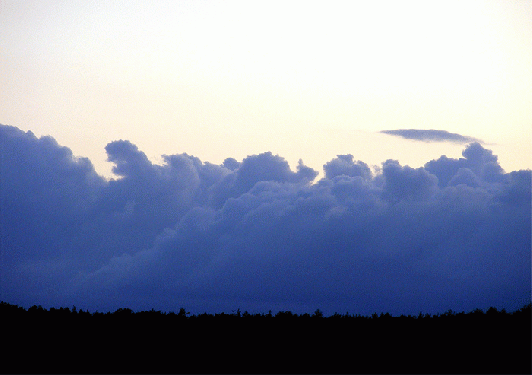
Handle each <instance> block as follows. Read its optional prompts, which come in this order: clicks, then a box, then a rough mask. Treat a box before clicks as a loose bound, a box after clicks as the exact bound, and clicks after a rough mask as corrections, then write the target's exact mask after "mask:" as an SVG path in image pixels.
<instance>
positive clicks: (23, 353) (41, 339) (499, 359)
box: [0, 302, 531, 374]
mask: <svg viewBox="0 0 532 375" xmlns="http://www.w3.org/2000/svg"><path fill="white" fill-rule="evenodd" d="M0 317H1V320H2V322H3V324H4V327H5V328H7V329H4V335H3V341H4V348H6V349H3V361H2V362H3V363H2V370H3V372H4V373H6V372H8V373H102V372H104V373H490V374H497V373H505V374H509V373H531V305H530V304H528V305H526V306H524V307H522V308H521V309H519V310H516V311H514V312H511V313H509V312H506V311H505V310H497V309H496V308H493V307H492V308H490V309H488V310H487V311H483V310H480V309H476V310H473V311H470V312H468V313H465V312H453V311H451V310H449V311H447V312H445V313H442V314H434V315H430V314H421V313H420V314H419V315H417V316H411V315H408V316H405V315H401V316H397V317H394V316H392V315H390V314H388V313H381V314H376V313H375V314H373V315H372V316H361V315H357V314H348V313H346V314H338V313H335V314H333V315H331V316H327V317H326V316H324V315H323V313H322V312H321V311H320V310H316V311H315V312H314V313H312V314H308V313H305V314H299V315H298V314H295V313H292V312H290V311H279V312H277V313H276V314H272V313H271V312H269V313H261V314H250V313H248V312H246V311H244V312H241V311H240V310H237V311H236V312H232V313H231V314H227V313H219V314H207V313H203V314H197V315H192V314H190V313H187V311H186V310H185V309H184V308H181V309H180V310H179V311H178V312H177V313H175V312H170V313H167V312H161V311H155V310H153V309H152V310H150V311H140V312H134V311H132V310H131V309H128V308H120V309H118V310H116V311H114V312H105V313H103V312H94V313H90V312H87V311H83V310H78V309H76V307H74V306H73V307H72V308H50V309H49V310H47V309H45V308H43V307H41V306H32V307H30V308H29V309H24V308H22V307H19V306H16V305H11V304H8V303H5V302H2V303H0Z"/></svg>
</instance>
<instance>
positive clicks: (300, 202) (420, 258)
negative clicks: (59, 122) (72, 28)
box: [0, 125, 531, 314]
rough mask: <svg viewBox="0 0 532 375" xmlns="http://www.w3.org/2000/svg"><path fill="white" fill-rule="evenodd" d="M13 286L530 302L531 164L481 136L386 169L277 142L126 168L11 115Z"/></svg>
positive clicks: (150, 301) (191, 297) (43, 291)
mask: <svg viewBox="0 0 532 375" xmlns="http://www.w3.org/2000/svg"><path fill="white" fill-rule="evenodd" d="M0 144H1V145H2V151H1V152H2V165H1V177H0V178H1V211H2V213H1V220H2V221H1V228H2V243H1V245H2V255H1V256H2V258H1V264H0V267H1V273H2V279H1V295H0V299H1V300H3V301H6V302H9V303H14V304H19V305H22V306H31V305H33V304H41V305H43V306H45V307H47V306H67V307H68V306H72V305H76V306H77V307H78V308H83V309H89V310H92V311H94V310H99V311H114V310H115V309H117V308H120V307H129V308H132V309H134V310H142V309H151V308H154V309H157V310H165V311H178V310H179V308H180V307H185V308H186V309H187V310H188V311H192V312H193V313H202V312H204V311H206V312H220V311H226V312H230V311H232V310H236V309H238V308H240V309H241V310H242V311H245V310H248V311H250V312H267V311H268V310H272V311H275V310H291V311H294V312H313V311H314V310H315V309H316V308H319V309H321V310H322V311H324V312H325V313H327V314H332V313H334V312H342V313H344V312H347V311H349V312H351V313H360V314H371V313H373V312H390V313H392V314H403V313H404V314H417V313H419V312H420V311H423V312H429V313H436V312H443V311H447V310H448V309H453V310H455V311H462V310H466V311H467V310H470V309H474V308H477V307H478V308H488V307H490V306H495V307H497V308H506V309H508V310H512V309H515V308H519V307H521V306H522V305H524V304H525V303H528V302H529V301H530V292H531V260H530V250H531V231H530V228H531V171H530V170H520V171H512V172H505V171H504V170H503V169H502V168H501V167H500V165H499V164H498V161H497V156H496V155H493V153H492V152H491V151H490V150H488V149H485V148H484V147H482V146H481V145H480V144H479V143H471V144H469V145H467V146H466V147H465V148H464V151H463V157H462V158H459V159H453V158H447V157H446V156H441V157H440V158H438V159H436V160H430V161H428V162H427V163H426V164H425V165H424V166H423V167H421V168H411V167H409V166H406V165H404V166H403V165H401V164H400V163H399V162H397V161H395V160H387V161H385V162H384V163H382V166H381V168H380V169H379V170H378V172H374V171H372V170H371V169H370V168H369V167H368V165H367V164H366V163H364V162H362V161H359V160H355V157H354V156H353V155H338V156H337V157H336V158H334V159H332V160H331V161H330V162H328V163H326V164H325V165H324V177H323V178H322V179H320V180H316V177H317V175H318V172H317V171H315V170H313V169H312V168H310V167H307V166H305V165H304V163H303V162H302V161H300V163H299V165H298V167H297V170H296V171H292V170H291V169H290V167H289V165H288V163H287V161H286V160H285V159H284V158H282V157H281V156H278V155H273V154H272V153H270V152H265V153H262V154H259V155H250V156H248V157H246V158H244V159H243V160H241V161H237V160H235V159H233V158H230V157H228V158H227V159H226V160H225V161H224V163H223V164H222V165H215V164H210V163H208V162H202V161H201V160H199V159H198V158H197V157H194V156H191V155H188V154H185V153H183V154H175V155H164V156H163V159H164V164H163V165H155V164H152V163H151V162H150V161H149V160H148V158H147V157H146V155H145V154H144V153H143V152H142V151H141V150H139V149H138V148H137V147H136V146H135V145H133V144H132V143H130V142H129V141H126V140H119V141H115V142H111V143H109V144H108V145H107V146H106V152H107V155H108V160H109V161H111V162H113V163H114V165H115V167H114V169H113V171H114V173H115V174H116V175H117V176H119V178H117V179H114V180H110V181H107V180H105V179H104V178H103V177H101V176H99V175H98V174H97V173H96V172H95V170H94V168H93V166H92V164H91V162H90V161H89V160H88V159H85V158H74V157H73V156H72V152H71V151H70V150H69V149H68V148H66V147H62V146H60V145H58V144H57V142H56V141H55V140H54V139H53V138H51V137H42V138H37V137H35V136H34V135H33V134H32V133H31V132H23V131H21V130H19V129H17V128H15V127H11V126H4V125H1V126H0Z"/></svg>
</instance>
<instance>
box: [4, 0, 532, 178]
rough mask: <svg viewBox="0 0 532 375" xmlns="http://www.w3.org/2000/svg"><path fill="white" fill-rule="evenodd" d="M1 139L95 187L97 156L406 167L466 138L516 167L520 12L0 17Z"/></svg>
mask: <svg viewBox="0 0 532 375" xmlns="http://www.w3.org/2000/svg"><path fill="white" fill-rule="evenodd" d="M0 23H1V25H2V31H0V33H1V34H0V36H1V37H0V67H1V70H2V72H3V74H2V77H1V81H0V82H1V85H2V90H0V103H1V104H0V123H2V124H6V125H12V126H17V127H19V128H21V129H23V130H31V131H32V132H34V133H35V134H36V135H39V136H41V135H51V136H53V137H54V138H56V139H57V140H58V141H59V142H60V143H61V144H64V145H66V146H68V147H70V148H71V149H72V150H73V152H74V154H75V155H77V156H84V157H89V158H90V159H91V161H92V162H93V163H94V165H95V167H96V169H97V171H98V172H99V173H101V174H103V175H105V176H107V177H112V176H113V175H112V171H111V169H112V164H111V163H109V162H107V161H106V158H107V155H106V154H105V150H104V148H105V145H106V144H107V143H109V142H112V141H114V140H117V139H127V140H130V141H131V142H133V143H135V144H136V145H138V146H139V147H140V148H141V149H142V150H144V152H146V154H147V156H148V158H149V159H150V160H152V161H154V162H156V163H162V157H161V155H163V154H173V153H176V152H187V153H189V154H192V155H195V156H197V157H199V158H201V160H205V161H209V162H211V163H216V164H219V163H221V162H222V161H223V160H224V159H225V158H227V157H234V158H236V159H237V160H242V159H243V158H244V157H246V156H248V155H253V154H258V153H261V152H267V151H271V152H273V153H274V154H278V155H281V156H283V157H285V158H286V159H287V160H288V162H289V163H290V165H291V167H292V168H295V167H296V166H297V163H298V160H299V159H300V158H301V159H303V161H304V162H305V163H307V164H308V165H310V166H312V167H313V168H315V169H318V170H319V172H320V173H322V166H323V164H324V163H326V162H327V161H328V160H330V159H331V158H333V157H334V156H336V155H337V154H348V153H352V154H356V156H357V158H359V159H361V160H364V161H366V162H368V163H370V164H371V165H380V163H382V162H383V161H385V160H386V159H388V158H394V159H397V160H400V161H401V162H403V163H407V164H409V165H412V166H418V167H419V166H421V165H423V163H424V162H425V161H426V160H427V158H429V159H430V158H437V157H439V156H440V155H442V154H444V153H447V154H449V156H453V157H459V156H460V153H461V149H462V145H461V144H460V143H459V142H454V143H445V142H443V143H442V142H436V143H434V142H432V143H429V142H412V141H405V140H404V139H401V138H397V137H392V136H389V135H386V134H382V133H380V131H382V130H399V129H419V130H445V131H449V132H451V133H455V134H460V135H464V136H469V137H474V138H476V139H479V140H482V141H483V142H485V143H486V144H489V145H490V147H491V148H492V149H493V150H494V151H495V152H496V153H497V155H499V158H500V162H501V165H502V166H503V168H504V169H506V170H516V169H523V168H531V167H532V155H531V153H530V144H531V142H532V130H531V129H532V126H531V124H532V112H531V111H530V103H531V102H532V93H531V91H530V87H531V86H532V69H530V66H532V2H530V1H454V2H453V1H401V2H396V1H375V2H373V1H372V2H368V1H346V2H340V1H337V2H316V1H314V2H313V1H302V2H297V1H279V2H276V1H264V2H261V1H252V2H249V1H241V2H235V1H223V2H222V1H164V0H161V1H156V2H149V1H137V0H132V1H128V2H121V1H114V2H106V1H77V0H73V1H32V0H29V1H23V2H21V1H11V0H2V1H0Z"/></svg>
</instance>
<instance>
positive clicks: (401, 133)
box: [381, 129, 482, 143]
mask: <svg viewBox="0 0 532 375" xmlns="http://www.w3.org/2000/svg"><path fill="white" fill-rule="evenodd" d="M381 133H384V134H390V135H395V136H398V137H401V138H405V139H414V140H416V141H424V142H456V143H470V142H480V143H482V142H481V141H480V140H478V139H476V138H473V137H469V136H466V135H460V134H457V133H449V132H448V131H446V130H433V129H427V130H422V129H397V130H382V131H381Z"/></svg>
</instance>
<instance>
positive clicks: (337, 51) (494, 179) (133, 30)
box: [0, 0, 532, 314]
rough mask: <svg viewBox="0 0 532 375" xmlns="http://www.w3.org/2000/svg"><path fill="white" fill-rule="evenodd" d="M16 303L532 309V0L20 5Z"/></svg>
mask: <svg viewBox="0 0 532 375" xmlns="http://www.w3.org/2000/svg"><path fill="white" fill-rule="evenodd" d="M0 26H1V27H0V30H1V31H0V71H2V74H1V75H0V85H1V90H0V124H2V125H1V126H0V137H1V138H0V145H1V149H0V156H1V159H0V162H1V164H0V165H1V174H0V182H1V191H0V198H1V200H0V208H1V211H2V215H1V220H2V222H0V229H1V230H2V232H1V234H2V235H1V240H2V242H1V253H0V256H1V265H0V267H1V271H2V279H1V282H0V286H1V289H0V299H2V300H5V301H6V302H9V303H19V304H21V305H27V306H31V305H33V304H42V305H43V306H52V305H62V306H70V305H72V304H76V306H78V307H81V308H89V309H93V310H94V309H100V311H102V310H108V309H114V308H119V307H130V308H133V309H142V308H146V309H151V308H156V309H167V310H174V311H177V310H178V309H179V308H180V307H186V308H188V309H189V310H192V311H194V312H203V310H208V311H220V310H224V311H226V312H230V310H236V309H237V308H240V309H241V310H242V311H244V310H249V311H258V312H267V311H268V310H270V309H271V310H276V309H280V310H282V309H285V310H286V309H288V310H292V311H296V312H297V311H300V312H312V311H314V310H315V309H316V308H320V309H322V310H323V311H324V312H326V313H331V314H332V313H333V312H335V311H339V312H345V311H347V310H349V311H351V312H353V313H367V314H371V313H373V312H375V311H379V312H380V311H387V312H390V313H396V314H398V313H418V312H419V311H420V310H423V311H425V312H438V311H440V312H442V311H446V310H448V309H449V308H452V309H455V310H459V311H460V310H467V309H474V308H477V307H479V308H488V307H490V306H497V307H499V308H502V307H504V308H507V309H512V308H519V307H521V306H522V305H523V304H525V303H527V302H528V301H530V288H531V280H530V272H531V266H530V248H531V245H530V242H531V240H530V237H531V224H530V206H531V198H530V175H531V172H530V168H532V157H531V156H532V155H531V152H530V150H531V142H532V130H531V129H532V127H531V125H532V111H530V103H532V92H531V90H530V87H532V69H531V68H530V67H531V66H532V2H530V1H517V2H516V1H478V2H477V1H457V2H452V1H445V2H443V1H442V2H438V1H432V2H427V1H419V2H413V1H404V2H391V1H390V2H387V1H376V2H362V1H360V2H356V1H349V2H312V1H304V2H287V1H283V2H275V1H268V2H249V1H245V2H234V1H225V2H218V1H193V2H189V1H179V2H177V1H158V2H147V1H128V2H118V1H117V2H98V1H24V2H21V1H6V0H0Z"/></svg>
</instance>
